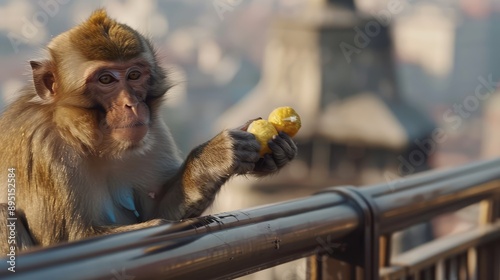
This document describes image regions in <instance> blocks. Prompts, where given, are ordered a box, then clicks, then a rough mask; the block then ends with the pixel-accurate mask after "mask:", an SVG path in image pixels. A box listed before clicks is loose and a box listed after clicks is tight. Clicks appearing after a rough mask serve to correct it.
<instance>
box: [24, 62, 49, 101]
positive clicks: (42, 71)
mask: <svg viewBox="0 0 500 280" xmlns="http://www.w3.org/2000/svg"><path fill="white" fill-rule="evenodd" d="M30 65H31V70H32V72H33V82H34V84H35V90H36V93H37V94H38V96H40V98H42V99H44V100H49V99H51V98H52V97H53V96H54V94H55V92H54V82H55V79H54V73H53V72H52V64H51V63H50V61H48V60H44V61H30Z"/></svg>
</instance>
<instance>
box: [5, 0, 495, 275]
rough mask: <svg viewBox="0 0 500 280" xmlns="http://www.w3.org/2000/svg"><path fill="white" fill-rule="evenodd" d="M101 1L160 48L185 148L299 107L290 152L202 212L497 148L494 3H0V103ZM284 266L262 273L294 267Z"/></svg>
mask: <svg viewBox="0 0 500 280" xmlns="http://www.w3.org/2000/svg"><path fill="white" fill-rule="evenodd" d="M101 7H104V8H106V9H107V10H108V13H109V14H110V15H111V16H113V17H115V18H116V19H118V20H119V21H121V22H124V23H127V24H129V25H130V26H132V27H133V28H136V29H138V30H139V31H141V32H142V33H144V34H146V35H147V36H149V37H150V38H151V39H152V41H153V42H154V43H155V45H156V47H157V50H158V53H159V56H160V58H161V59H162V61H161V62H162V64H163V66H165V67H166V68H167V69H169V71H170V73H171V78H172V80H173V81H174V83H175V85H176V86H175V87H174V88H173V89H172V91H171V92H169V93H168V97H167V105H166V106H165V110H164V116H165V120H166V122H167V124H168V125H169V126H170V127H171V129H172V130H173V133H174V137H175V138H176V140H177V142H178V143H179V147H180V149H181V150H182V151H183V153H184V154H185V155H186V154H187V153H188V152H189V151H190V149H192V148H193V147H194V146H196V145H198V144H200V143H202V142H204V141H206V140H208V139H210V138H211V137H213V136H214V135H215V134H216V133H217V132H218V131H220V130H221V129H224V128H233V127H237V126H239V125H241V124H243V123H244V122H245V121H247V120H249V119H253V118H256V117H263V118H266V117H267V115H268V114H269V112H270V111H271V110H272V109H273V108H274V107H277V106H284V105H289V106H293V107H294V108H295V109H296V110H297V111H298V113H299V114H301V116H302V120H303V128H302V130H301V131H300V132H299V134H298V135H297V136H296V138H295V140H296V142H297V144H298V146H299V148H300V152H299V158H298V159H297V160H296V161H294V162H293V163H292V164H290V166H288V167H286V168H285V169H284V170H283V171H282V172H281V173H280V174H278V175H276V176H272V177H271V178H266V179H255V178H251V177H242V178H235V179H233V180H232V181H230V182H229V184H227V185H226V186H225V187H224V188H223V190H222V192H221V194H220V195H219V197H218V199H217V201H216V202H215V204H214V206H213V207H212V208H211V210H210V211H211V212H221V211H227V210H234V209H240V208H244V207H251V206H255V205H259V204H264V203H272V202H277V201H282V200H286V199H291V198H294V197H299V196H304V195H308V194H312V193H314V192H316V191H318V190H319V189H321V188H323V187H327V186H333V185H343V184H349V185H357V186H359V185H366V184H373V183H383V182H388V181H392V180H401V178H402V177H404V176H407V175H411V174H413V173H417V172H420V171H423V170H427V169H432V168H448V167H452V166H457V165H460V164H463V163H467V162H471V161H477V160H481V159H485V158H489V157H495V156H498V155H499V154H500V145H499V144H498V143H500V130H499V129H498V127H499V126H500V92H499V91H498V82H497V81H499V78H500V77H499V76H500V56H499V55H498V54H497V52H498V50H499V49H500V17H498V14H499V13H500V0H358V1H354V2H353V1H349V0H338V1H333V0H332V1H328V0H183V1H181V0H165V1H153V0H147V1H134V0H88V1H76V0H73V1H71V0H41V1H28V0H0V64H1V67H0V94H1V98H0V106H2V107H3V106H5V105H6V104H8V102H9V101H11V100H12V99H14V98H16V94H17V91H18V90H19V89H20V88H21V87H22V86H23V85H25V84H26V83H29V82H30V79H31V78H30V69H29V64H28V61H29V60H30V59H36V58H40V57H43V54H44V53H43V48H44V46H45V45H46V44H47V43H48V42H49V41H50V39H51V38H52V37H54V36H56V35H58V34H60V33H61V32H64V31H65V30H67V29H69V28H71V27H72V26H74V25H76V24H78V23H79V22H81V21H83V20H84V19H85V18H87V17H88V15H89V14H90V13H91V12H92V11H93V10H94V9H96V8H101ZM475 213H476V211H475V209H474V207H473V208H470V209H468V210H465V211H461V212H460V213H454V214H449V215H445V216H443V217H441V218H437V219H436V220H434V221H431V222H429V223H428V224H426V225H422V226H420V227H418V228H416V229H412V230H409V231H408V232H406V233H404V234H402V235H401V236H400V237H399V238H400V239H399V241H398V244H400V246H396V247H395V248H396V249H395V250H405V249H407V248H409V247H411V246H413V245H415V244H413V243H418V242H423V241H425V240H427V239H429V238H435V237H440V236H444V235H446V234H451V233H453V232H457V231H461V230H466V229H468V228H471V227H473V226H474V225H475V224H476V215H475ZM275 270H276V269H275ZM277 270H279V268H277ZM287 271H288V272H289V273H288V274H286V275H288V278H286V277H285V276H283V274H279V275H281V276H283V277H281V276H280V277H278V276H276V275H278V274H277V273H276V272H267V273H268V275H267V276H269V278H273V277H275V278H277V279H294V277H299V276H296V275H295V274H293V273H292V274H290V269H288V270H287ZM262 275H264V274H262ZM273 275H274V276H273ZM297 275H298V274H297ZM261 277H262V276H261ZM299 278H300V277H299ZM256 279H257V278H256Z"/></svg>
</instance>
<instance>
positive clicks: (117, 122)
mask: <svg viewBox="0 0 500 280" xmlns="http://www.w3.org/2000/svg"><path fill="white" fill-rule="evenodd" d="M87 72H88V73H86V74H87V75H86V77H87V80H86V84H87V91H86V92H87V94H88V95H90V96H91V99H92V100H93V101H94V102H95V104H96V107H97V108H99V111H100V112H101V113H100V118H101V120H100V127H99V129H100V130H101V131H102V133H104V135H105V136H108V137H109V138H111V139H112V141H117V142H119V143H120V144H125V145H129V146H137V144H139V143H140V142H141V140H142V139H143V138H144V137H145V136H146V134H147V133H148V130H149V124H150V118H151V117H150V110H149V108H148V106H147V104H146V102H145V101H146V97H147V94H148V81H149V79H150V71H149V66H148V64H147V63H146V62H145V61H142V60H132V61H128V62H102V63H98V64H96V65H94V66H93V67H92V68H91V69H89V70H88V71H87ZM108 137H106V138H108Z"/></svg>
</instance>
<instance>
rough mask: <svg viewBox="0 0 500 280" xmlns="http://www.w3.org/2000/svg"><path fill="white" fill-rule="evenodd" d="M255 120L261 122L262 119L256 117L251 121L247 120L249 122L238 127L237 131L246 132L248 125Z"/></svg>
mask: <svg viewBox="0 0 500 280" xmlns="http://www.w3.org/2000/svg"><path fill="white" fill-rule="evenodd" d="M256 120H262V118H261V117H258V118H255V119H253V120H249V121H247V122H246V123H245V124H244V125H242V126H240V127H238V128H237V129H239V130H243V131H247V129H248V126H249V125H250V124H251V123H252V122H253V121H256Z"/></svg>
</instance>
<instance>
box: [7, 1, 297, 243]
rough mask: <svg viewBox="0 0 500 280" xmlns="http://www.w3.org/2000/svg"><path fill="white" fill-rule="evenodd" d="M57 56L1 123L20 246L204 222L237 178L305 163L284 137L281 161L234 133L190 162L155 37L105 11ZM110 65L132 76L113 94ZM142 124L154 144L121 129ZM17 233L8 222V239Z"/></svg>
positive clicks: (70, 35)
mask: <svg viewBox="0 0 500 280" xmlns="http://www.w3.org/2000/svg"><path fill="white" fill-rule="evenodd" d="M75 46H76V48H75ZM48 48H49V57H48V59H46V60H44V61H41V62H32V63H31V65H32V69H33V80H34V83H33V85H30V86H28V87H26V88H25V89H24V90H23V91H22V92H21V93H20V97H19V99H18V100H16V101H15V102H14V103H12V104H11V105H10V106H9V107H8V108H7V109H6V111H5V112H4V113H3V114H2V116H1V118H0V130H1V131H2V133H1V134H0V154H1V155H2V160H0V193H1V194H4V195H0V218H1V219H2V220H3V221H6V219H7V215H8V211H6V209H7V205H6V203H7V201H6V199H5V197H6V195H5V194H7V184H6V183H5V182H7V174H8V171H7V170H8V169H9V168H15V169H16V171H15V174H16V176H15V179H16V209H17V212H16V216H17V217H18V222H17V223H16V232H17V236H16V237H17V239H16V248H18V249H24V248H27V247H31V246H36V245H41V246H47V245H52V244H56V243H59V242H63V241H72V240H78V239H81V238H85V237H89V236H95V235H100V234H110V233H116V232H123V231H128V230H133V229H139V228H144V227H148V226H152V225H158V224H162V223H164V222H165V220H178V219H182V218H189V217H194V216H197V215H200V214H201V213H202V212H203V211H204V210H205V209H206V208H207V207H208V206H209V205H210V204H211V203H212V201H213V200H214V198H215V195H216V193H217V191H218V190H219V189H220V187H221V186H222V184H224V182H226V181H227V179H229V178H230V177H231V176H233V175H236V174H248V173H254V174H259V175H266V174H269V173H273V172H276V171H277V170H278V169H279V168H281V167H282V166H284V165H285V164H286V163H288V162H289V161H290V160H292V159H293V158H294V156H295V155H296V147H295V145H294V143H293V142H292V141H291V140H290V138H289V137H288V136H286V135H280V136H278V137H276V139H274V140H273V142H271V143H270V146H271V149H272V150H273V153H274V154H273V155H272V156H271V155H267V156H266V157H265V158H263V159H259V154H258V151H259V144H258V143H257V141H256V140H255V137H254V136H253V135H252V134H250V133H248V132H246V131H245V130H244V129H234V130H225V131H222V132H221V133H219V134H218V135H217V136H215V137H214V138H213V139H212V140H210V141H208V142H206V143H205V144H203V145H200V146H199V147H197V148H195V149H194V150H193V151H192V152H191V153H190V154H189V155H188V157H187V159H186V160H185V161H184V162H182V160H181V158H180V156H179V153H178V150H177V148H176V146H175V143H174V142H173V139H172V136H171V135H170V132H169V130H168V128H167V126H166V125H165V124H164V123H163V121H162V120H161V117H160V114H159V108H160V106H161V100H162V98H160V97H161V96H162V95H164V94H165V92H166V91H167V90H168V88H169V84H168V82H167V79H166V73H165V71H164V70H163V69H162V68H161V67H160V66H159V65H158V63H157V59H156V56H155V54H154V51H153V50H152V48H151V46H150V43H149V41H147V40H146V39H145V38H144V37H142V36H141V35H139V34H138V33H137V32H136V31H134V30H132V29H131V28H130V27H128V26H126V25H123V24H119V23H117V22H115V21H114V20H112V19H110V18H109V17H108V16H107V15H106V13H105V12H104V11H102V10H99V11H97V12H95V13H94V14H93V15H92V16H91V17H90V18H89V20H87V21H86V22H84V23H83V24H81V25H80V26H77V27H75V28H74V29H71V30H69V31H68V32H66V33H63V34H61V35H59V36H57V37H56V38H55V39H54V40H53V41H52V42H51V43H50V44H49V47H48ZM138 61H139V62H140V64H139V66H137V65H138V64H137V63H138ZM144 63H146V64H148V65H147V66H144V65H143V64H144ZM134 67H135V68H134ZM101 68H104V70H106V69H107V68H110V69H113V71H115V72H117V73H120V74H119V75H121V76H119V77H120V78H119V82H116V83H115V84H113V85H112V86H111V87H106V86H102V85H101V84H100V82H99V81H98V78H99V77H100V76H99V75H100V74H99V73H101V72H100V70H99V69H101ZM127 69H139V70H140V72H141V73H142V75H141V76H140V77H142V78H141V79H142V80H141V79H139V80H137V81H131V80H129V79H128V76H127V75H128V74H127V73H129V72H128V71H129V70H127ZM131 71H132V70H131ZM123 77H125V78H123ZM122 78H123V79H122ZM144 79H147V80H144ZM122 83H126V85H123V86H122ZM108 88H109V89H108ZM109 96H112V97H109ZM132 109H133V110H134V111H132ZM137 120H143V123H140V125H139V127H141V128H142V127H143V126H144V125H146V126H147V134H145V136H144V137H143V138H138V139H139V140H133V141H132V140H130V141H129V140H117V138H116V136H113V135H121V134H113V133H111V132H113V131H115V130H116V128H114V127H117V128H120V127H122V126H125V127H129V126H130V124H135V123H136V122H137ZM132 127H135V125H134V126H132ZM110 131H111V132H110ZM125 131H129V130H128V128H127V129H126V130H125ZM130 131H132V132H134V131H136V130H135V128H131V130H130ZM138 131H142V130H138ZM124 135H129V134H124ZM131 135H134V134H131ZM141 135H142V134H141ZM120 137H121V136H120ZM141 137H142V136H141ZM126 139H127V138H126ZM133 139H135V138H133ZM130 204H132V207H133V209H128V208H127V207H129V206H130ZM8 233H9V232H8V230H7V229H6V227H5V226H3V225H2V226H1V227H0V238H4V237H5V238H7V235H8ZM1 236H3V237H1ZM0 244H1V245H0V251H1V252H7V251H8V250H9V247H8V244H7V243H6V242H0Z"/></svg>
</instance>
